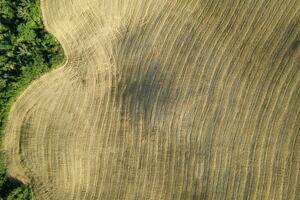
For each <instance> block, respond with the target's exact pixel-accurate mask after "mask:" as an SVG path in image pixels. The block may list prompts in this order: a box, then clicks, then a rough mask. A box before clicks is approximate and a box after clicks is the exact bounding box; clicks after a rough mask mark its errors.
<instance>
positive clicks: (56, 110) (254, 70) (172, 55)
mask: <svg viewBox="0 0 300 200" xmlns="http://www.w3.org/2000/svg"><path fill="white" fill-rule="evenodd" d="M41 5H42V13H43V20H44V24H45V26H46V28H47V30H48V31H49V32H51V33H52V34H54V36H55V37H57V39H58V40H59V41H60V43H61V44H62V46H63V48H64V50H65V54H66V56H67V61H66V63H65V64H64V65H63V66H62V67H60V68H59V69H57V70H55V71H52V72H51V73H48V74H46V75H44V76H43V77H41V78H40V79H38V80H37V81H35V82H33V83H32V84H31V85H30V86H29V88H28V89H27V90H26V91H25V92H24V93H23V94H22V95H21V96H20V98H19V99H18V100H17V102H16V103H15V104H14V106H13V108H12V110H11V113H10V116H9V122H8V124H7V127H6V131H5V142H4V146H5V150H6V153H7V164H8V168H9V173H10V174H11V175H12V176H14V177H16V178H18V179H20V180H21V181H23V182H28V183H30V184H31V185H32V188H33V194H34V198H35V199H37V200H73V199H74V200H97V199H105V200H106V199H108V200H114V199H116V200H123V199H128V200H135V199H136V200H143V199H153V200H159V199H162V200H173V199H183V200H185V199H197V200H198V199H201V200H202V199H204V200H205V199H253V200H258V199H266V200H270V199H276V200H280V199H286V200H297V199H298V200H299V199H300V96H299V95H300V10H299V9H300V1H299V0H42V2H41Z"/></svg>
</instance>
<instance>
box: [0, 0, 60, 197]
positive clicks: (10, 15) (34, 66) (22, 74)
mask: <svg viewBox="0 0 300 200" xmlns="http://www.w3.org/2000/svg"><path fill="white" fill-rule="evenodd" d="M63 58H64V55H63V50H62V48H61V46H60V45H59V44H58V42H57V41H56V40H55V39H54V38H53V37H52V36H51V35H50V34H49V33H47V32H46V31H45V29H44V27H43V24H42V20H41V12H40V2H39V0H13V1H12V0H0V142H1V143H2V136H3V129H4V126H5V121H6V119H7V116H8V111H9V108H10V106H11V104H12V103H13V102H14V100H15V99H16V97H17V96H18V95H19V94H20V92H21V91H23V90H24V89H25V87H26V86H28V85H29V83H30V82H31V81H32V80H34V79H36V78H38V77H39V76H41V75H42V74H43V73H45V72H48V71H49V70H50V69H51V68H53V67H54V66H57V65H58V64H59V63H61V62H62V60H63ZM4 163H5V162H4V156H3V152H1V154H0V200H1V199H14V200H15V199H31V194H30V193H31V192H30V189H29V188H28V186H25V185H23V184H21V183H19V182H18V181H16V180H13V179H12V178H10V177H9V176H8V175H7V174H6V169H5V164H4Z"/></svg>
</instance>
